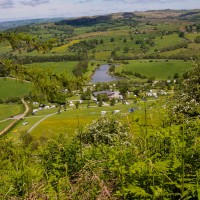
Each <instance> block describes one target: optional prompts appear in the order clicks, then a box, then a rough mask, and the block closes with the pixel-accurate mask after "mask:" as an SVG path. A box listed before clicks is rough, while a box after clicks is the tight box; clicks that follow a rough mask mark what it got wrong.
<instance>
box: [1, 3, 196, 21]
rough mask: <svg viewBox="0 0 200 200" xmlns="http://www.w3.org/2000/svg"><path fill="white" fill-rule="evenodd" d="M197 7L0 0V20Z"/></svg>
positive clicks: (190, 6)
mask: <svg viewBox="0 0 200 200" xmlns="http://www.w3.org/2000/svg"><path fill="white" fill-rule="evenodd" d="M197 8H198V9H200V0H0V22H2V21H10V20H18V19H37V18H54V17H65V18H69V17H79V16H91V15H100V14H108V13H115V12H132V11H144V10H157V9H197Z"/></svg>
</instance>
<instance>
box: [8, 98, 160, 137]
mask: <svg viewBox="0 0 200 200" xmlns="http://www.w3.org/2000/svg"><path fill="white" fill-rule="evenodd" d="M144 104H146V106H147V107H151V108H150V109H149V112H148V123H149V124H154V125H156V124H158V123H159V113H158V110H157V109H156V108H157V107H159V108H160V105H161V103H159V104H157V103H156V101H152V102H146V103H144V102H143V103H142V102H141V103H139V104H134V103H133V102H131V101H130V104H129V105H124V104H121V103H118V104H116V105H115V106H103V107H97V106H91V107H89V108H86V106H84V107H81V105H80V107H79V109H78V110H76V109H75V107H72V108H68V109H67V111H62V112H61V113H60V114H54V115H51V116H50V117H48V118H46V119H45V120H44V121H42V122H41V123H39V125H37V126H36V127H35V128H34V129H33V130H32V131H31V132H30V134H31V135H32V136H33V137H34V138H35V139H39V138H40V137H43V136H45V137H47V138H53V137H55V136H57V135H59V134H65V135H68V136H69V137H71V136H73V135H74V134H75V132H76V131H77V130H78V128H80V129H84V128H85V127H86V126H87V125H89V124H90V123H91V122H92V121H93V120H96V119H98V118H99V117H101V111H106V112H107V114H108V115H109V114H112V112H113V111H114V110H120V113H119V114H118V115H119V116H121V115H122V116H121V117H120V118H121V120H122V122H124V123H125V122H128V123H130V124H129V125H130V126H132V129H133V131H134V132H135V133H138V132H139V131H140V128H139V126H138V125H137V123H136V122H134V119H136V118H137V117H139V118H140V119H141V123H144ZM132 107H134V108H137V110H136V111H135V112H134V113H128V110H129V109H130V108H132ZM56 111H57V109H52V110H46V111H41V112H40V113H39V112H38V114H36V115H34V116H29V117H27V118H25V119H23V120H21V121H20V123H18V124H17V126H16V127H14V128H13V129H12V130H11V131H10V132H9V133H10V134H9V136H11V137H13V138H15V139H17V138H18V137H19V136H20V133H22V132H24V131H28V130H29V129H30V128H31V127H32V126H33V125H34V124H35V123H37V122H38V121H39V120H41V119H43V118H44V117H45V116H47V115H49V114H52V113H55V112H56ZM159 112H160V110H159ZM25 121H26V122H28V124H27V125H25V126H23V125H22V123H23V122H25Z"/></svg>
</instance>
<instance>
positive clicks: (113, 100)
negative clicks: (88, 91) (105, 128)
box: [110, 98, 116, 106]
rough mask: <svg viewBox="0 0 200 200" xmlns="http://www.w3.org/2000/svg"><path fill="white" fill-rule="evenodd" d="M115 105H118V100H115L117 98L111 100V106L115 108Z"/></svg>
mask: <svg viewBox="0 0 200 200" xmlns="http://www.w3.org/2000/svg"><path fill="white" fill-rule="evenodd" d="M115 103H116V100H115V98H112V99H111V100H110V106H114V105H115Z"/></svg>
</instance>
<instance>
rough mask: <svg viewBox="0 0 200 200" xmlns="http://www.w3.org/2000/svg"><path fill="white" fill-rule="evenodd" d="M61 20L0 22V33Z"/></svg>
mask: <svg viewBox="0 0 200 200" xmlns="http://www.w3.org/2000/svg"><path fill="white" fill-rule="evenodd" d="M62 19H63V18H45V19H27V20H17V21H7V22H0V31H5V30H8V29H11V28H16V27H20V26H24V25H29V24H39V23H47V22H57V21H60V20H62Z"/></svg>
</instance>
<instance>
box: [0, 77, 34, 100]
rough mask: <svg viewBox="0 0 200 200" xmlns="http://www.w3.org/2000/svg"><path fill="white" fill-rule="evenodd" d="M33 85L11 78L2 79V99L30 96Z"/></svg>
mask: <svg viewBox="0 0 200 200" xmlns="http://www.w3.org/2000/svg"><path fill="white" fill-rule="evenodd" d="M30 89H31V84H30V83H28V82H19V81H18V80H14V79H9V78H0V98H2V99H7V98H9V97H23V96H24V95H27V94H29V91H30Z"/></svg>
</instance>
